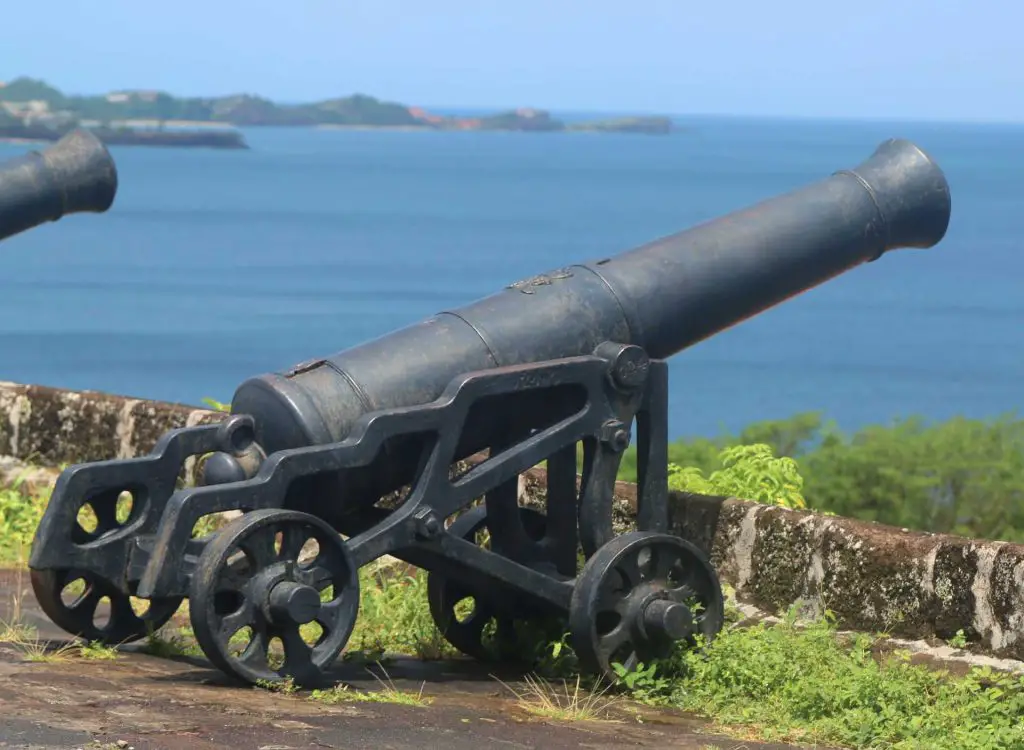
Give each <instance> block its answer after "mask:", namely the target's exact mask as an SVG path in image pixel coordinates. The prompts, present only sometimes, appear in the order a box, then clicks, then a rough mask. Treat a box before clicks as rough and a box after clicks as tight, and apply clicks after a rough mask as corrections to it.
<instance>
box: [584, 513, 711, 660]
mask: <svg viewBox="0 0 1024 750" xmlns="http://www.w3.org/2000/svg"><path fill="white" fill-rule="evenodd" d="M724 611H725V601H724V597H723V595H722V587H721V583H720V582H719V579H718V574H717V573H716V572H715V569H714V568H713V567H712V566H711V563H710V562H709V561H708V559H707V557H706V556H705V555H704V553H703V552H701V550H700V549H699V548H697V547H695V546H694V545H693V544H691V543H690V542H688V541H686V540H685V539H680V538H679V537H676V536H671V535H669V534H660V533H655V532H646V531H633V532H628V533H625V534H622V535H620V536H618V537H615V538H614V539H612V540H611V541H610V542H608V543H607V544H605V545H604V546H603V547H601V548H600V549H598V550H597V552H596V553H595V554H594V555H593V556H592V557H591V558H590V559H589V560H588V561H587V563H586V565H585V566H584V567H583V571H582V572H581V573H580V576H579V578H577V580H576V585H575V587H574V588H573V593H572V600H571V604H570V606H569V631H570V637H571V639H572V645H573V648H574V649H575V651H576V656H577V657H578V658H579V661H580V665H581V667H583V668H584V669H585V670H587V671H590V672H596V673H598V674H604V675H607V676H608V677H611V678H613V679H614V677H615V672H614V669H613V665H614V664H620V665H622V666H623V667H625V668H626V670H627V671H633V670H634V669H636V667H637V665H638V663H640V662H647V663H649V662H650V660H652V659H658V658H664V657H665V656H668V654H669V653H670V652H671V651H672V648H673V646H674V645H675V644H676V643H678V642H682V641H685V642H688V643H690V644H691V645H693V644H694V643H695V641H696V636H698V635H703V636H704V638H705V639H706V640H707V641H710V640H711V639H712V638H714V637H715V636H716V635H717V634H718V632H719V631H720V630H721V629H722V625H723V624H724V621H725V617H724Z"/></svg>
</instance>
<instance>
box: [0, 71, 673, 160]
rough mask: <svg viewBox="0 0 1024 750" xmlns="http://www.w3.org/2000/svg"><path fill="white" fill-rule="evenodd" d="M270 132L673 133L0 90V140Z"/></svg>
mask: <svg viewBox="0 0 1024 750" xmlns="http://www.w3.org/2000/svg"><path fill="white" fill-rule="evenodd" d="M268 126H276V127H311V128H320V129H331V130H342V129H344V130H390V131H505V132H525V133H557V132H591V133H637V134H644V135H667V134H669V133H671V132H673V130H674V125H673V122H672V119H671V118H669V117H662V116H642V117H619V118H614V119H606V120H596V121H591V122H573V123H568V124H567V123H565V122H563V121H561V120H559V119H557V118H555V117H553V116H552V115H551V113H550V112H548V111H546V110H542V109H533V108H519V109H513V110H508V111H505V112H497V113H495V114H492V115H481V116H474V117H460V116H449V115H438V114H435V113H432V112H429V111H427V110H425V109H423V108H422V107H415V106H408V105H405V104H398V103H395V102H387V101H382V100H380V99H377V98H375V97H372V96H367V95H365V94H353V95H351V96H347V97H341V98H336V99H326V100H323V101H319V102H313V103H309V104H290V105H283V104H277V103H275V102H272V101H271V100H269V99H266V98H264V97H260V96H255V95H251V94H237V95H231V96H223V97H186V98H182V97H174V96H171V95H170V94H167V93H165V92H162V91H151V90H132V91H115V92H111V93H108V94H103V95H99V96H71V95H67V94H65V93H63V92H62V91H60V90H59V89H56V88H54V87H53V86H51V85H50V84H48V83H47V82H45V81H42V80H39V79H33V78H25V77H22V78H16V79H14V80H12V81H9V82H6V83H2V82H0V140H55V139H56V138H59V137H60V135H61V134H62V133H64V132H67V131H68V130H70V129H71V128H73V127H87V128H89V129H91V130H93V131H94V132H96V133H97V135H99V136H100V137H101V139H102V140H104V141H105V142H108V143H111V144H115V145H182V146H206V147H211V148H241V149H245V148H248V145H247V144H246V143H245V140H244V138H243V137H242V135H241V134H240V133H238V131H237V130H236V129H237V128H240V127H268ZM26 133H27V134H28V136H27V137H26V135H25V134H26Z"/></svg>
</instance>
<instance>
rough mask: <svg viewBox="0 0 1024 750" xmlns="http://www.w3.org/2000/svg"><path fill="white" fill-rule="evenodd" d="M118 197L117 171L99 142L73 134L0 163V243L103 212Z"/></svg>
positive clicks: (78, 132) (86, 133)
mask: <svg viewBox="0 0 1024 750" xmlns="http://www.w3.org/2000/svg"><path fill="white" fill-rule="evenodd" d="M116 194H117V168H116V167H115V165H114V160H113V159H112V158H111V156H110V153H109V152H108V151H107V149H106V147H105V146H104V145H103V144H102V143H101V142H100V140H99V139H98V138H97V137H96V136H95V135H93V134H92V133H90V132H89V131H87V130H72V131H71V132H69V133H68V134H67V135H65V136H64V137H62V138H61V139H60V140H59V141H57V142H56V143H55V144H53V145H52V146H50V147H49V148H46V149H44V150H43V151H30V152H29V153H28V154H25V155H24V156H19V157H16V158H14V159H11V160H9V161H7V162H5V163H3V164H0V240H5V239H7V238H8V237H13V236H14V235H16V234H20V233H21V232H24V231H26V230H28V229H32V228H33V227H37V226H39V225H40V224H43V223H45V222H47V221H57V220H58V219H61V218H63V217H64V216H66V215H67V214H74V213H104V212H105V211H107V209H109V208H110V207H111V206H112V205H113V203H114V196H115V195H116Z"/></svg>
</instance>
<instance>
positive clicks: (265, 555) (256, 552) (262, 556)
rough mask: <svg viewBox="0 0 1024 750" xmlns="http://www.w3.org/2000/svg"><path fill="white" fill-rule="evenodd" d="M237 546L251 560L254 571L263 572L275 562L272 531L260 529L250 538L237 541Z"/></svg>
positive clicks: (275, 554)
mask: <svg viewBox="0 0 1024 750" xmlns="http://www.w3.org/2000/svg"><path fill="white" fill-rule="evenodd" d="M238 546H239V547H241V548H242V550H243V551H244V552H245V553H246V556H247V557H249V558H250V559H251V562H252V564H253V565H252V567H253V568H254V570H263V569H264V568H268V567H270V566H271V565H273V564H274V563H275V562H277V552H276V551H275V550H274V534H273V529H269V530H264V529H260V530H259V531H258V532H257V533H255V534H253V535H252V536H251V537H248V538H245V539H241V540H239V542H238Z"/></svg>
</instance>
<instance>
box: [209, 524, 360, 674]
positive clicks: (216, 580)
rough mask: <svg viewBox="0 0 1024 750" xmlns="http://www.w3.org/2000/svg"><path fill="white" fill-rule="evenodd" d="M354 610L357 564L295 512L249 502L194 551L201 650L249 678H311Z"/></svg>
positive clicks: (348, 630)
mask: <svg viewBox="0 0 1024 750" xmlns="http://www.w3.org/2000/svg"><path fill="white" fill-rule="evenodd" d="M304 551H305V554H303V553H304ZM358 610H359V578H358V571H357V569H356V567H355V565H354V564H353V561H352V558H351V555H350V554H349V551H348V548H347V547H346V546H345V543H344V542H343V541H342V539H341V536H340V535H339V534H338V532H337V531H335V530H334V529H333V528H331V526H330V525H328V524H327V523H326V522H324V521H323V520H321V519H319V518H317V517H315V516H311V515H308V514H306V513H299V512H297V511H285V510H257V511H253V512H251V513H246V514H245V515H243V516H240V517H239V518H236V519H235V520H233V521H232V522H231V523H230V524H228V525H227V526H226V527H225V528H224V529H222V530H221V531H220V533H219V534H217V536H216V538H215V539H214V540H213V541H212V542H210V544H209V545H207V547H206V549H204V550H203V554H202V555H201V556H200V558H199V564H198V565H197V567H196V571H195V573H194V574H193V576H192V584H191V589H190V593H189V612H190V614H191V619H192V628H193V630H194V631H195V635H196V640H197V641H198V642H199V645H200V647H201V648H202V649H203V652H204V653H205V654H206V656H207V657H208V658H209V659H210V661H211V662H213V664H214V665H216V666H217V667H218V668H220V669H221V670H222V671H224V672H225V673H226V674H228V675H230V676H232V677H235V678H238V679H241V680H244V681H246V682H249V683H256V682H271V683H275V682H281V681H283V680H284V679H286V678H291V679H292V680H293V681H294V682H295V683H296V684H298V685H312V684H316V683H318V682H320V681H321V679H322V677H323V672H324V670H326V669H327V668H328V667H329V666H330V665H331V664H332V663H333V662H334V660H335V659H336V658H337V656H338V654H339V653H341V650H342V649H343V648H344V647H345V644H346V643H347V642H348V639H349V636H351V634H352V629H353V628H354V627H355V623H356V615H357V613H358ZM245 631H248V633H245ZM240 635H241V637H240ZM278 641H279V642H280V645H281V647H282V649H281V650H283V655H282V654H280V653H278V651H277V649H276V648H275V647H274V646H275V642H278ZM310 641H312V643H311V642H310Z"/></svg>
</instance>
